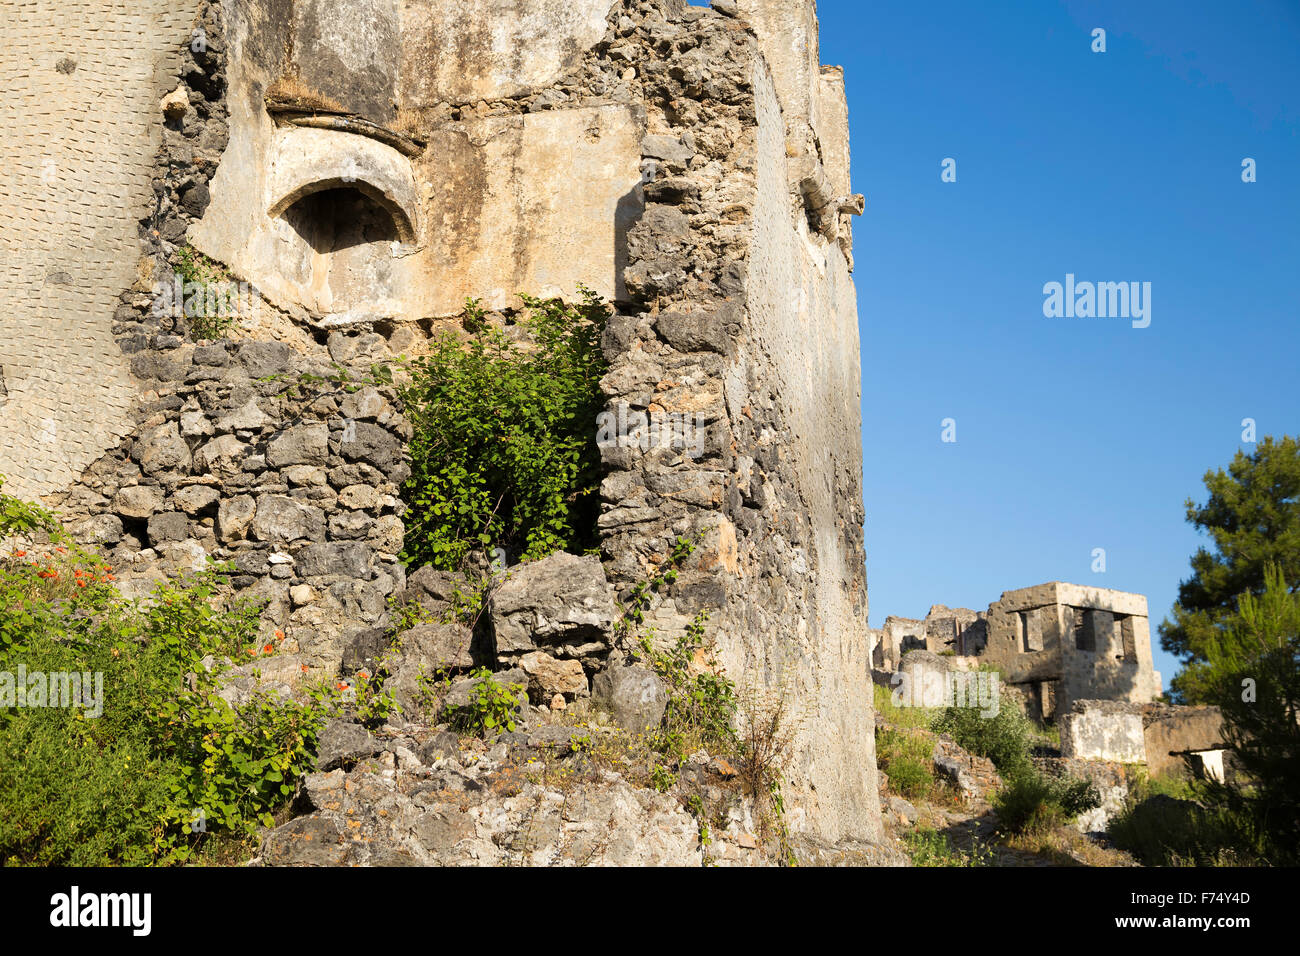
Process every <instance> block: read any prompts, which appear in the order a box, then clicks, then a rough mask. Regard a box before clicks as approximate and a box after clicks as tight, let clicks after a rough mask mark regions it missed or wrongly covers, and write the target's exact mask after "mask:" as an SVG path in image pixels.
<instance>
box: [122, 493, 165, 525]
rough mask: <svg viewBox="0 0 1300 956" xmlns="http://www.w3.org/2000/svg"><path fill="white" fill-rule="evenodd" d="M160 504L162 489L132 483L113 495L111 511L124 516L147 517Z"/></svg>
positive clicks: (156, 509)
mask: <svg viewBox="0 0 1300 956" xmlns="http://www.w3.org/2000/svg"><path fill="white" fill-rule="evenodd" d="M162 506H163V493H162V489H160V488H155V487H153V486H151V485H133V486H132V487H130V488H123V489H122V490H121V491H119V492H118V493H117V494H116V495H114V496H113V505H112V507H113V512H114V513H115V514H119V515H121V516H122V517H124V518H148V517H149V516H150V515H152V514H154V512H156V511H159V510H161V509H162Z"/></svg>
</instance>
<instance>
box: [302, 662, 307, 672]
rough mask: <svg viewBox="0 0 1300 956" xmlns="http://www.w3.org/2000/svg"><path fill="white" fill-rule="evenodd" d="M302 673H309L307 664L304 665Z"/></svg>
mask: <svg viewBox="0 0 1300 956" xmlns="http://www.w3.org/2000/svg"><path fill="white" fill-rule="evenodd" d="M302 672H303V673H304V674H305V673H307V665H306V664H303V665H302Z"/></svg>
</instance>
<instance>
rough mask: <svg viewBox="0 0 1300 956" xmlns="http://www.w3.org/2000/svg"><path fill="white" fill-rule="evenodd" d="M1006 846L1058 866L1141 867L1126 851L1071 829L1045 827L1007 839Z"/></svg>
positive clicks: (1005, 839) (1065, 827)
mask: <svg viewBox="0 0 1300 956" xmlns="http://www.w3.org/2000/svg"><path fill="white" fill-rule="evenodd" d="M1002 843H1003V845H1004V846H1006V847H1008V848H1010V849H1012V850H1019V851H1020V852H1022V853H1032V854H1034V855H1035V856H1040V857H1044V858H1046V859H1048V860H1050V861H1051V862H1052V863H1054V864H1056V865H1057V866H1137V863H1136V862H1134V860H1133V857H1131V856H1129V855H1128V854H1127V853H1125V852H1124V851H1123V850H1116V849H1111V848H1109V847H1105V846H1102V845H1101V844H1099V843H1097V842H1095V841H1093V840H1091V839H1089V838H1088V837H1086V836H1084V835H1083V834H1082V833H1080V832H1079V831H1078V830H1075V829H1073V828H1071V827H1068V826H1055V827H1043V828H1040V829H1037V830H1032V831H1030V832H1028V833H1022V834H1018V835H1016V836H1010V837H1006V838H1004V839H1003V841H1002Z"/></svg>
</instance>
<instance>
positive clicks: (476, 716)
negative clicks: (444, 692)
mask: <svg viewBox="0 0 1300 956" xmlns="http://www.w3.org/2000/svg"><path fill="white" fill-rule="evenodd" d="M470 676H471V677H472V678H474V686H473V688H471V690H470V694H469V704H468V705H466V706H464V707H448V708H447V709H446V710H445V711H444V717H445V719H446V720H447V721H448V722H450V723H451V724H452V725H453V726H454V727H456V728H457V729H458V730H460V731H463V732H465V733H471V734H477V735H478V736H481V737H486V736H487V735H488V734H493V735H495V734H502V733H506V732H507V731H510V732H513V731H514V729H515V716H516V715H517V714H518V712H519V695H520V694H522V693H523V692H524V685H523V684H500V683H498V682H496V681H494V680H493V679H492V672H491V671H490V670H488V669H487V668H486V667H480V668H479V669H478V670H476V671H474V672H473V673H472V674H471V675H470Z"/></svg>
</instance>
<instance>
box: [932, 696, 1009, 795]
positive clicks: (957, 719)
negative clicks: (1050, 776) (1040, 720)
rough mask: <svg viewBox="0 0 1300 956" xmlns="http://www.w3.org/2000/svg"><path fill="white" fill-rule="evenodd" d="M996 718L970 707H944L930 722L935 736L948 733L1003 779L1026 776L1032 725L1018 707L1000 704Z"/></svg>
mask: <svg viewBox="0 0 1300 956" xmlns="http://www.w3.org/2000/svg"><path fill="white" fill-rule="evenodd" d="M1003 703H1004V706H1002V707H1001V708H1000V709H999V710H998V712H997V715H996V716H993V717H984V716H982V715H981V713H980V711H979V710H977V709H976V708H973V707H946V708H944V709H943V710H942V711H940V712H939V714H938V715H937V716H936V717H935V718H934V720H933V721H931V724H930V728H931V729H932V730H933V731H934V732H935V733H937V734H948V735H949V736H951V737H952V739H953V740H955V741H956V742H957V743H958V745H959V746H961V747H962V748H964V749H965V750H968V751H970V752H971V753H973V754H975V755H977V756H980V757H987V758H988V759H989V760H992V761H993V765H994V766H995V767H997V768H998V773H1000V774H1001V775H1002V776H1003V778H1004V779H1005V778H1009V777H1016V776H1019V775H1022V774H1026V773H1029V772H1030V771H1032V769H1033V763H1032V761H1031V760H1030V759H1029V753H1030V748H1031V746H1032V744H1033V740H1034V725H1033V724H1032V723H1031V722H1030V720H1029V718H1028V717H1026V716H1025V715H1024V714H1023V713H1021V711H1020V708H1018V707H1014V706H1010V705H1007V703H1006V702H1005V701H1004V702H1003Z"/></svg>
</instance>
